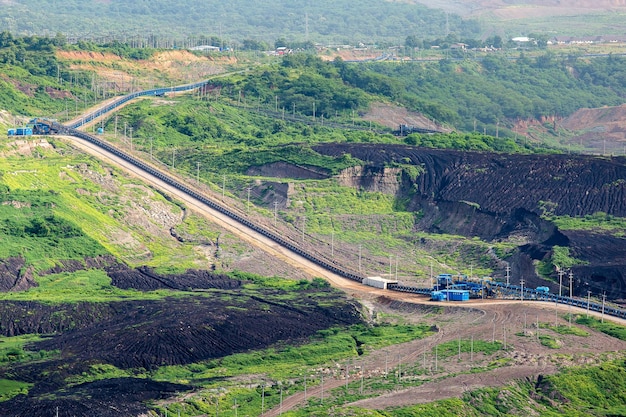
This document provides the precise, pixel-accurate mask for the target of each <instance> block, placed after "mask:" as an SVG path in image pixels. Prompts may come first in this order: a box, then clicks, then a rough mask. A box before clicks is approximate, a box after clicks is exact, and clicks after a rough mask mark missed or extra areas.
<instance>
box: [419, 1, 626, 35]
mask: <svg viewBox="0 0 626 417" xmlns="http://www.w3.org/2000/svg"><path fill="white" fill-rule="evenodd" d="M412 1H413V2H414V3H417V4H424V5H427V6H428V7H432V8H436V9H441V10H444V11H446V12H448V13H455V14H458V15H460V16H462V17H463V18H465V19H479V20H480V21H481V26H482V27H481V30H482V32H483V33H484V34H485V36H488V34H490V33H492V32H497V33H499V34H501V35H508V36H516V35H517V36H519V35H526V34H529V33H543V34H552V35H570V36H584V35H603V34H621V33H623V32H624V31H625V29H626V24H625V23H624V22H626V19H625V15H626V4H624V2H623V1H621V0H515V1H508V0H412Z"/></svg>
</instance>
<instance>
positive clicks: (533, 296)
mask: <svg viewBox="0 0 626 417" xmlns="http://www.w3.org/2000/svg"><path fill="white" fill-rule="evenodd" d="M208 83H209V81H202V82H198V83H193V84H186V85H181V86H177V87H170V88H156V89H151V90H145V91H139V92H135V93H132V94H129V95H126V96H124V97H122V98H120V99H118V100H115V101H113V102H111V103H109V104H107V105H106V106H104V107H102V108H100V109H97V110H95V111H94V112H92V113H89V114H87V115H85V116H84V117H82V118H81V119H80V120H79V121H77V122H75V123H73V124H70V125H61V124H58V123H56V122H54V123H52V124H50V125H49V126H50V129H49V131H50V133H60V134H66V135H70V136H75V137H77V138H80V139H83V140H86V141H88V142H91V143H92V144H94V145H97V146H99V147H100V148H102V149H105V150H107V151H109V152H111V153H112V154H114V155H116V156H118V157H120V158H122V159H124V160H125V161H127V162H129V163H131V164H133V165H135V166H136V167H138V168H140V169H142V170H144V171H145V172H147V173H149V174H151V175H153V176H155V177H157V178H159V179H160V180H161V181H163V182H165V183H167V184H169V185H171V186H173V187H175V188H176V189H178V190H180V191H182V192H184V193H186V194H187V195H189V196H191V197H193V198H195V199H196V200H198V201H200V202H202V203H203V204H205V205H207V206H208V207H210V208H212V209H214V210H217V211H219V212H220V213H222V214H225V215H227V216H228V217H230V218H232V219H233V220H235V221H237V222H239V223H241V224H243V225H245V226H247V227H249V228H250V229H252V230H254V231H256V232H258V233H260V234H262V235H264V236H266V237H268V238H269V239H271V240H273V241H274V242H276V243H278V244H279V245H281V246H283V247H285V248H287V249H289V250H290V251H292V252H294V253H296V254H298V255H300V256H302V257H304V258H305V259H307V260H309V261H311V262H313V263H315V264H317V265H319V266H321V267H323V268H324V269H326V270H328V271H330V272H333V273H335V274H337V275H339V276H342V277H344V278H348V279H350V280H353V281H357V282H359V283H362V282H363V279H364V278H365V277H364V276H363V275H361V274H359V273H358V272H355V271H352V270H350V269H347V268H345V267H344V266H342V265H339V264H337V263H336V262H335V261H334V260H331V259H329V258H326V257H324V256H323V255H320V254H316V253H312V252H310V251H307V250H305V249H304V248H301V247H300V246H299V245H298V244H296V243H293V242H291V241H288V240H286V239H285V238H283V237H281V236H280V235H279V234H278V233H276V232H274V231H272V230H269V229H267V228H265V227H263V226H261V225H259V224H256V223H253V222H252V221H250V220H248V219H246V218H244V217H242V216H241V215H239V214H238V213H235V212H234V211H232V210H230V209H229V208H227V207H225V206H223V205H222V204H220V203H218V202H217V201H214V200H212V199H210V198H208V197H207V196H205V195H202V194H200V193H198V192H196V191H194V190H192V189H190V188H189V187H187V186H186V185H185V184H183V183H181V182H179V181H178V180H176V179H175V178H174V177H171V176H169V175H167V174H165V173H163V172H161V171H159V170H157V169H155V168H154V167H152V166H150V165H148V164H146V163H144V162H143V161H141V160H139V159H137V158H135V157H133V156H131V155H129V154H127V153H125V152H122V151H121V150H120V149H118V148H116V147H114V146H113V145H111V144H109V143H108V142H105V141H103V140H101V139H99V138H98V137H96V136H93V135H90V134H88V133H85V132H82V131H79V130H77V129H78V128H79V127H80V126H83V125H84V124H85V123H89V122H91V121H93V120H94V119H96V118H98V117H101V116H103V115H105V114H106V113H108V112H110V111H112V110H114V109H116V108H117V107H119V106H121V105H122V104H125V103H126V102H128V101H130V100H133V99H135V98H138V97H142V96H161V95H164V94H166V93H170V92H181V91H189V90H194V89H196V88H200V87H203V86H205V85H207V84H208ZM38 120H47V119H34V122H37V121H38ZM446 279H447V278H446ZM466 284H467V287H468V291H470V292H473V293H474V295H476V291H477V288H480V290H479V291H480V292H481V296H482V295H483V294H484V295H485V296H493V295H509V296H511V297H515V298H522V297H523V299H525V300H538V301H550V302H555V303H560V304H565V305H572V306H574V307H581V308H587V307H589V310H591V311H595V312H603V313H604V314H607V315H610V316H614V317H619V318H622V319H626V310H621V309H618V308H614V307H607V306H605V305H602V304H598V303H589V304H588V303H587V301H585V300H582V299H576V298H570V297H564V296H559V295H556V294H550V293H549V292H546V291H545V287H538V288H536V289H533V288H526V287H524V288H523V289H522V288H521V287H518V286H515V285H506V284H503V283H498V282H493V281H489V282H488V283H487V282H486V281H482V282H481V283H480V284H478V285H479V286H478V287H477V286H476V283H475V282H474V283H470V282H467V283H466ZM387 289H389V290H392V291H400V292H406V293H412V294H420V295H431V293H432V292H433V288H417V287H410V286H403V285H399V284H389V285H388V286H387Z"/></svg>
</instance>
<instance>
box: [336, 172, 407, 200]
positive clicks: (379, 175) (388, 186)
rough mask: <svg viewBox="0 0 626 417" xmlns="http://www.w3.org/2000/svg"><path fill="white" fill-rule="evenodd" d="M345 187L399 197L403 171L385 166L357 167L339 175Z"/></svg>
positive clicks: (338, 180) (339, 181)
mask: <svg viewBox="0 0 626 417" xmlns="http://www.w3.org/2000/svg"><path fill="white" fill-rule="evenodd" d="M336 178H337V182H338V183H339V185H342V186H344V187H354V188H362V189H365V190H368V191H378V192H381V193H385V194H391V195H398V194H399V193H400V191H401V189H402V169H400V168H388V167H383V166H356V167H351V168H348V169H346V170H344V171H342V172H341V173H340V174H339V175H337V177H336Z"/></svg>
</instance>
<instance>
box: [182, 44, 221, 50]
mask: <svg viewBox="0 0 626 417" xmlns="http://www.w3.org/2000/svg"><path fill="white" fill-rule="evenodd" d="M189 50H190V51H219V50H220V47H219V46H213V45H198V46H194V47H193V48H189Z"/></svg>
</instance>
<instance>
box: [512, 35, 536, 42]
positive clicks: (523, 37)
mask: <svg viewBox="0 0 626 417" xmlns="http://www.w3.org/2000/svg"><path fill="white" fill-rule="evenodd" d="M511 40H512V41H513V42H518V43H527V42H530V41H531V40H532V39H530V38H529V37H528V36H518V37H516V38H513V39H511Z"/></svg>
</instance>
